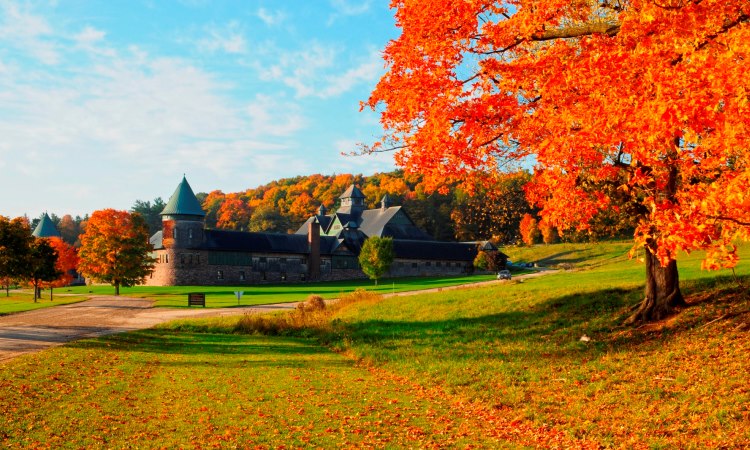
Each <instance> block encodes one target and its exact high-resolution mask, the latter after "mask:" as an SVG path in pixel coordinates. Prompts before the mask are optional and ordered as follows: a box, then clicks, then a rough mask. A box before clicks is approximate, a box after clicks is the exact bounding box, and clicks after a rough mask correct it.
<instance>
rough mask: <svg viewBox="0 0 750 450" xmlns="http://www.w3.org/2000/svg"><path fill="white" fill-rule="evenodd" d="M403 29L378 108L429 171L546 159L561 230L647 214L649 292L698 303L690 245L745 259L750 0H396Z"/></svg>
mask: <svg viewBox="0 0 750 450" xmlns="http://www.w3.org/2000/svg"><path fill="white" fill-rule="evenodd" d="M391 6H392V7H394V8H396V10H397V11H396V19H397V24H398V26H399V27H401V28H402V30H403V33H402V35H401V36H400V37H399V38H398V39H396V40H394V41H392V42H391V43H389V44H388V46H387V48H386V50H385V59H386V62H387V65H388V72H387V73H386V74H385V76H384V77H383V78H382V79H381V81H380V82H379V84H378V86H377V87H376V89H375V90H374V92H373V93H372V96H371V97H370V99H369V100H368V102H367V104H366V105H369V106H370V107H372V108H378V107H381V106H382V107H383V109H382V115H381V122H382V124H383V125H384V127H385V129H386V130H387V137H386V138H384V139H383V141H381V142H378V143H377V144H375V146H374V147H373V148H371V149H370V150H373V151H378V150H384V149H385V148H386V147H399V148H401V150H400V151H399V152H398V153H397V154H396V160H397V162H398V163H399V164H400V165H402V166H403V167H405V168H406V169H407V170H408V171H411V172H419V173H422V174H424V176H425V180H426V182H427V184H428V185H429V186H431V187H441V186H443V185H444V183H445V181H446V180H467V179H477V178H479V179H483V180H491V179H492V178H493V177H494V175H495V174H496V173H497V172H498V171H499V169H500V168H501V167H502V165H503V164H504V163H505V162H506V161H509V160H518V159H519V158H524V157H527V156H529V155H533V156H534V161H535V163H536V172H535V181H534V184H533V187H531V188H530V189H528V195H529V198H530V199H531V200H533V201H534V202H535V203H536V204H537V205H539V206H540V207H542V211H541V215H542V217H543V218H544V219H545V220H547V221H549V223H550V224H551V225H553V226H557V227H558V228H560V229H565V228H567V227H577V228H579V229H581V228H582V229H585V228H586V227H587V226H588V224H589V222H590V221H591V219H592V218H593V217H595V216H596V215H597V214H598V213H599V212H600V211H602V210H607V209H622V210H624V211H626V213H627V214H629V215H632V216H633V217H636V218H637V228H636V230H635V242H636V245H637V246H641V247H645V248H646V249H647V252H645V253H646V255H647V257H646V274H647V283H646V295H645V299H644V302H643V303H642V305H641V306H642V307H641V309H639V311H637V312H636V314H634V316H633V321H640V320H651V319H658V318H660V317H663V316H665V315H666V314H669V313H670V312H671V311H672V309H673V307H674V306H678V305H680V304H682V303H683V299H682V294H681V293H680V291H679V283H678V281H677V280H678V278H677V266H676V262H675V257H676V253H677V252H678V251H680V250H683V251H691V250H694V249H705V250H707V252H708V253H707V258H706V260H705V262H704V267H706V268H711V269H713V268H718V267H722V266H724V267H731V266H733V265H735V264H736V263H737V259H738V257H737V254H736V248H735V246H734V245H733V244H732V242H733V241H734V240H735V239H737V238H744V239H746V238H748V232H749V231H750V198H749V197H748V195H747V192H748V189H750V153H748V149H749V148H750V133H749V131H750V130H749V129H748V124H750V77H748V76H747V73H746V72H747V66H748V63H747V62H748V59H749V58H750V23H748V22H749V20H750V2H748V1H747V0H695V1H688V0H660V1H653V0H580V1H570V0H509V1H505V2H495V1H487V0H465V1H460V2H453V1H447V0H442V1H440V0H438V1H433V2H423V1H419V0H393V1H392V3H391Z"/></svg>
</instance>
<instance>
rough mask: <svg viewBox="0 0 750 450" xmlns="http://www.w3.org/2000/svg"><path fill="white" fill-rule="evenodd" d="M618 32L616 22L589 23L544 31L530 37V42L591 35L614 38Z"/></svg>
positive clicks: (618, 25) (618, 27) (618, 26)
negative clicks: (604, 35) (603, 35)
mask: <svg viewBox="0 0 750 450" xmlns="http://www.w3.org/2000/svg"><path fill="white" fill-rule="evenodd" d="M619 32H620V24H619V23H616V22H589V23H583V24H580V25H570V26H567V27H563V28H555V29H552V30H544V31H542V32H541V33H535V34H533V35H532V36H531V40H532V41H551V40H554V39H571V38H578V37H583V36H591V35H593V34H606V35H607V36H614V35H616V34H617V33H619Z"/></svg>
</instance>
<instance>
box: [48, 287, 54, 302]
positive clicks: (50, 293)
mask: <svg viewBox="0 0 750 450" xmlns="http://www.w3.org/2000/svg"><path fill="white" fill-rule="evenodd" d="M52 291H54V288H53V287H51V286H50V288H49V301H52Z"/></svg>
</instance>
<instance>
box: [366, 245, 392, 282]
mask: <svg viewBox="0 0 750 450" xmlns="http://www.w3.org/2000/svg"><path fill="white" fill-rule="evenodd" d="M394 257H395V252H394V251H393V239H392V238H389V237H384V238H381V237H377V236H373V237H371V238H368V239H367V240H366V241H365V243H364V244H362V251H361V252H360V253H359V265H360V266H362V272H364V273H365V275H367V276H368V277H370V279H371V280H375V285H377V284H378V279H379V278H380V277H381V276H383V274H384V273H386V272H387V271H388V269H390V267H391V264H392V263H393V259H394Z"/></svg>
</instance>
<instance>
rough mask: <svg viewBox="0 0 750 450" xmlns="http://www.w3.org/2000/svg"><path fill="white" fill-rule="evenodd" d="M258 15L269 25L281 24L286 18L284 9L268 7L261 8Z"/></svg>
mask: <svg viewBox="0 0 750 450" xmlns="http://www.w3.org/2000/svg"><path fill="white" fill-rule="evenodd" d="M256 15H257V16H258V18H259V19H260V20H262V21H263V23H265V24H266V25H267V26H269V27H272V26H275V25H279V24H280V23H282V22H283V21H284V20H285V19H286V14H284V12H283V11H269V10H267V9H266V8H259V9H258V11H257V13H256Z"/></svg>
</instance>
